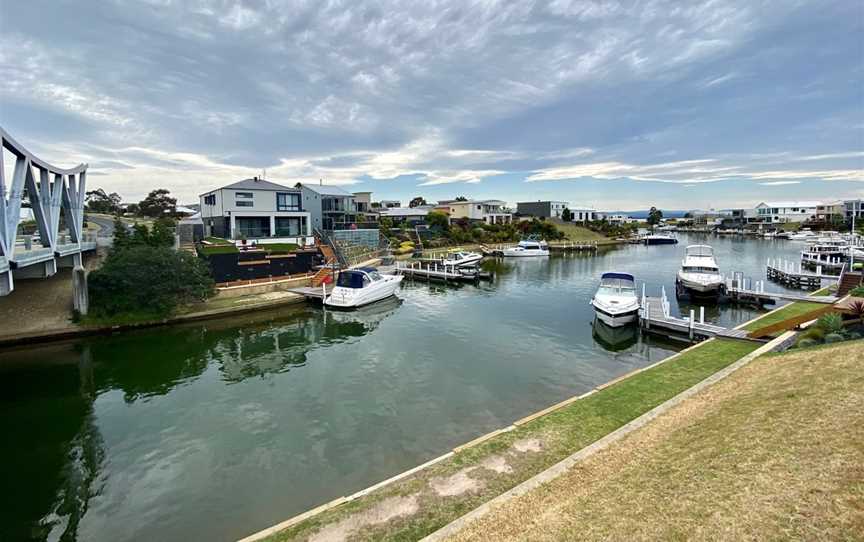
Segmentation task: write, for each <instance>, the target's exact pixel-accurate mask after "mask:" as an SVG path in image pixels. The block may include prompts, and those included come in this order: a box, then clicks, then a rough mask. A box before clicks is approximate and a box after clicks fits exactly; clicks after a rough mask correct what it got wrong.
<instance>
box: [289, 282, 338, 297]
mask: <svg viewBox="0 0 864 542" xmlns="http://www.w3.org/2000/svg"><path fill="white" fill-rule="evenodd" d="M286 291H288V292H291V293H294V294H300V295H302V296H303V297H305V298H306V299H312V300H319V301H323V300H324V298H325V297H326V296H328V295H330V292H332V291H333V285H332V284H322V285H321V286H317V287H311V286H304V287H301V288H288V289H287V290H286Z"/></svg>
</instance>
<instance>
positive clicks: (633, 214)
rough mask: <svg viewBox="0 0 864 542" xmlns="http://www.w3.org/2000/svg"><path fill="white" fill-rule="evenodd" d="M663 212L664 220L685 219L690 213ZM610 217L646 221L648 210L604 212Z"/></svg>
mask: <svg viewBox="0 0 864 542" xmlns="http://www.w3.org/2000/svg"><path fill="white" fill-rule="evenodd" d="M660 210H661V211H663V218H684V215H685V214H687V213H688V212H689V211H675V210H669V209H660ZM604 212H605V213H606V214H610V215H626V216H630V217H633V218H639V219H645V218H648V209H645V210H643V211H604Z"/></svg>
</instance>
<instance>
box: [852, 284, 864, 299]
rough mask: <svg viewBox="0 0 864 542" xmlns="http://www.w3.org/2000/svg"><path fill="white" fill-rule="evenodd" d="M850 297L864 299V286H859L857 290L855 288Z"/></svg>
mask: <svg viewBox="0 0 864 542" xmlns="http://www.w3.org/2000/svg"><path fill="white" fill-rule="evenodd" d="M849 295H851V296H853V297H864V286H858V287H857V288H853V289H852V290H851V291H850V292H849Z"/></svg>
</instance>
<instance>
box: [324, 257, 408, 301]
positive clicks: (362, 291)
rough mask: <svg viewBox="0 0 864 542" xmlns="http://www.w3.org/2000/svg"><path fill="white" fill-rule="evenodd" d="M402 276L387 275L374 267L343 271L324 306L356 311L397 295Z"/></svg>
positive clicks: (325, 299)
mask: <svg viewBox="0 0 864 542" xmlns="http://www.w3.org/2000/svg"><path fill="white" fill-rule="evenodd" d="M403 278H404V277H403V276H402V275H385V274H383V273H379V272H378V270H377V269H375V268H374V267H359V268H357V269H349V270H347V271H342V272H340V273H339V276H338V277H337V278H336V285H335V286H334V288H333V291H332V292H330V294H329V295H327V296H326V297H325V298H324V305H326V306H328V307H333V308H340V309H354V308H357V307H362V306H364V305H368V304H370V303H374V302H376V301H380V300H382V299H386V298H388V297H390V296H392V295H395V293H396V290H398V289H399V284H400V283H401V282H402V279H403Z"/></svg>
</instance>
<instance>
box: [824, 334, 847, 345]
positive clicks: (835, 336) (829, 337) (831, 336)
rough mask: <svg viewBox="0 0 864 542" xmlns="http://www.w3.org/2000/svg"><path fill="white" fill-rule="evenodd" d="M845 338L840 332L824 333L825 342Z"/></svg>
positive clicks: (837, 341) (836, 341) (839, 340)
mask: <svg viewBox="0 0 864 542" xmlns="http://www.w3.org/2000/svg"><path fill="white" fill-rule="evenodd" d="M845 340H846V337H844V336H843V335H842V334H841V333H829V334H828V335H825V342H826V343H839V342H841V341H845Z"/></svg>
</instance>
